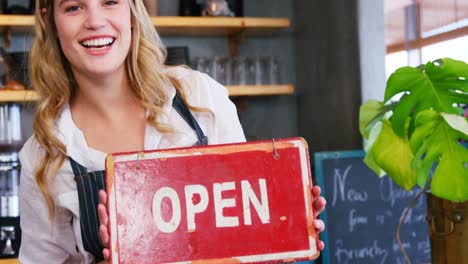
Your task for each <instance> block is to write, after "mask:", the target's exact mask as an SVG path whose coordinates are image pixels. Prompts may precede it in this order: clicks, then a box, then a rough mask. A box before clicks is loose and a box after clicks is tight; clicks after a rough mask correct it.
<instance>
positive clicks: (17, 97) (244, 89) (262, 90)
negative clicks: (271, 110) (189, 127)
mask: <svg viewBox="0 0 468 264" xmlns="http://www.w3.org/2000/svg"><path fill="white" fill-rule="evenodd" d="M226 87H227V89H228V90H229V95H230V96H270V95H291V94H294V86H293V85H292V84H284V85H239V86H226ZM38 99H39V96H38V95H37V93H36V92H35V91H31V90H26V91H0V102H1V103H7V102H33V101H37V100H38Z"/></svg>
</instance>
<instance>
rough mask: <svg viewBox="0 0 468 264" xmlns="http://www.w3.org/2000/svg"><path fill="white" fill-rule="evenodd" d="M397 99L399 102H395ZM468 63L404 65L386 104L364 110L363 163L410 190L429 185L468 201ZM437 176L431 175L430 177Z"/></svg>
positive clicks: (361, 122)
mask: <svg viewBox="0 0 468 264" xmlns="http://www.w3.org/2000/svg"><path fill="white" fill-rule="evenodd" d="M396 95H399V96H400V99H399V100H398V101H396V102H394V98H395V97H396ZM467 104H468V65H467V64H466V63H464V62H461V61H456V60H452V59H448V58H446V59H441V60H437V61H434V62H428V63H427V64H425V65H421V66H419V67H417V68H413V67H403V68H400V69H398V70H397V71H396V72H395V73H393V74H392V75H391V76H390V78H389V80H388V83H387V88H386V91H385V98H384V101H383V102H378V101H375V100H370V101H368V102H366V103H365V104H363V105H362V106H361V109H360V113H359V115H360V120H359V125H360V132H361V134H362V135H363V137H364V138H365V139H366V142H365V151H366V153H367V154H366V157H365V159H364V162H365V163H366V164H367V165H368V166H369V167H370V168H371V169H372V170H373V171H375V172H376V174H377V175H379V176H381V175H382V174H387V175H388V176H390V177H391V178H392V179H393V180H394V181H395V182H396V183H397V184H398V185H400V186H402V187H403V188H405V189H406V190H410V189H412V188H413V186H414V185H416V183H417V184H418V185H420V186H421V187H424V186H427V185H428V183H430V187H431V192H432V193H433V194H434V195H436V196H438V197H441V198H445V199H448V200H451V201H457V202H462V201H466V200H468V149H467V148H466V147H465V146H464V145H463V144H462V143H460V142H461V141H462V140H468V122H467V119H466V118H465V117H463V116H462V115H461V114H462V113H463V109H462V106H463V105H467ZM432 171H433V174H432V176H431V173H432Z"/></svg>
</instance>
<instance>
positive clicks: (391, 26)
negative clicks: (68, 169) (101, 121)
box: [0, 0, 468, 263]
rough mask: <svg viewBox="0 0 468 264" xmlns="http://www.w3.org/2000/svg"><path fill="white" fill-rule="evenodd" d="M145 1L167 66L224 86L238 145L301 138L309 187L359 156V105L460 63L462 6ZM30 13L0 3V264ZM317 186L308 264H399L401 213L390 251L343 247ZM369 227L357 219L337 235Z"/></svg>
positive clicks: (27, 112)
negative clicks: (403, 73)
mask: <svg viewBox="0 0 468 264" xmlns="http://www.w3.org/2000/svg"><path fill="white" fill-rule="evenodd" d="M144 2H145V5H147V9H148V12H149V13H150V15H151V16H152V20H153V22H154V24H155V26H156V29H157V30H158V32H159V33H160V35H161V36H162V40H163V42H164V43H165V45H166V46H167V50H168V56H167V60H166V64H168V65H179V64H185V65H188V66H189V67H191V68H192V69H195V70H198V71H202V72H205V73H207V74H209V75H210V76H211V77H212V78H214V79H216V80H217V81H218V82H220V83H222V84H224V85H225V86H226V87H227V89H228V91H229V94H230V97H231V100H232V101H233V102H234V103H235V104H236V106H237V111H238V115H239V118H240V121H241V123H242V126H243V129H244V132H245V135H246V138H247V140H249V141H253V140H262V139H272V138H288V137H297V136H300V137H303V138H305V139H306V141H307V142H308V146H309V150H310V163H311V165H312V174H313V175H314V177H313V179H314V182H317V183H323V182H325V183H326V182H327V181H326V180H325V181H323V179H322V180H320V179H317V177H315V176H317V175H319V174H325V170H326V169H325V168H323V171H317V170H316V169H317V163H316V161H315V163H314V154H315V153H324V152H333V151H354V150H356V151H357V150H362V149H363V139H362V136H361V135H360V133H359V121H358V120H359V107H360V105H361V104H362V103H363V102H364V101H365V100H367V99H379V100H382V98H383V94H384V90H385V85H386V81H387V79H388V77H389V75H390V74H391V73H392V72H393V71H394V70H395V69H397V68H399V67H402V66H406V65H410V66H417V65H419V64H421V63H424V62H427V61H429V60H434V59H437V58H441V57H451V58H454V59H458V60H463V61H468V50H467V49H466V48H465V47H466V46H467V45H468V23H467V21H468V1H463V0H385V1H384V0H346V1H343V0H327V1H320V0H312V1H311V0H291V1H284V0H245V1H243V0H146V1H144ZM212 6H218V8H210V7H212ZM33 9H34V0H3V1H2V5H1V14H0V45H1V54H0V88H1V90H0V103H1V104H0V151H1V153H0V208H1V209H0V258H2V259H3V260H0V263H17V261H16V260H15V258H16V257H17V255H18V246H19V243H20V239H21V235H20V234H21V230H20V228H19V212H20V210H21V208H19V203H18V186H19V182H20V180H21V179H20V178H19V171H20V167H21V166H20V164H19V162H18V151H19V150H20V149H21V147H22V144H23V143H24V142H25V141H26V140H27V139H28V138H29V137H30V136H31V135H32V120H33V115H34V112H35V101H36V100H37V95H36V94H35V92H34V90H33V89H31V87H30V85H29V77H28V54H29V53H28V51H29V49H30V47H31V42H32V39H33V37H34V33H33V24H34V21H33V17H32V15H31V14H32V12H33ZM337 153H338V152H337ZM335 173H336V171H335ZM322 176H325V175H322ZM369 177H372V176H369ZM375 178H376V179H377V177H375ZM372 180H373V178H372ZM364 181H367V180H364ZM369 181H370V180H369ZM361 183H362V182H361ZM322 188H323V189H324V190H325V191H324V193H323V194H324V195H325V197H326V199H327V201H328V205H327V210H326V211H325V213H324V215H323V216H326V215H328V217H326V219H328V221H326V225H327V232H325V233H323V234H322V236H323V237H325V236H327V238H326V239H324V241H325V242H326V246H325V248H326V249H325V251H323V252H322V254H321V255H322V256H321V257H320V258H319V259H318V260H316V263H404V260H405V258H404V256H403V254H402V253H401V251H400V249H399V247H398V245H397V243H396V242H395V239H394V236H395V232H394V231H396V226H397V224H398V219H397V218H398V217H397V216H399V215H401V211H402V209H404V207H406V204H405V206H402V207H392V208H391V209H389V211H387V212H386V214H387V216H389V219H391V220H392V221H393V220H394V221H393V222H391V223H387V224H388V227H389V229H390V230H391V233H392V234H390V235H389V237H390V239H389V241H390V242H389V244H388V245H387V244H385V242H384V241H383V240H385V239H384V236H383V235H380V232H384V231H381V230H383V229H379V231H377V232H376V230H375V229H374V230H373V231H370V232H369V233H367V234H366V233H365V232H367V231H365V230H364V229H363V230H362V231H359V230H357V233H350V234H348V235H342V237H340V235H339V234H336V233H337V232H341V231H337V230H340V228H339V227H340V226H348V225H349V221H350V220H349V219H348V216H346V217H339V216H338V215H337V216H335V217H333V216H334V215H333V213H332V212H333V210H334V209H335V208H334V206H337V204H338V203H339V201H340V200H339V198H338V200H336V197H334V196H333V195H332V194H334V192H333V186H332V187H330V188H332V189H330V191H328V190H329V189H328V188H326V187H322ZM338 197H339V196H338ZM370 207H372V206H370ZM336 208H338V207H336ZM348 209H349V208H348ZM337 210H338V209H337ZM343 210H344V209H343ZM327 212H330V213H328V214H327ZM415 214H416V213H415ZM390 215H392V217H390ZM323 216H322V217H323ZM384 216H385V214H384V215H383V216H382V217H381V219H384V218H383V217H384ZM385 217H386V216H385ZM343 218H344V219H343ZM370 218H371V217H368V218H364V217H361V218H355V219H354V220H355V222H354V225H353V226H351V230H349V228H348V229H347V231H346V232H350V231H351V232H352V231H353V228H354V229H355V230H356V229H358V227H359V225H358V224H359V223H360V222H359V221H361V222H366V223H368V222H370V220H369V219H370ZM374 218H375V216H374ZM377 218H379V217H378V216H377ZM413 218H415V217H413ZM356 219H357V220H356ZM413 220H414V221H415V222H418V221H417V219H413ZM420 222H421V223H422V224H421V225H422V226H421V227H418V228H419V229H421V228H422V229H423V230H424V229H427V228H428V227H427V223H426V222H425V219H424V221H420ZM361 224H362V223H361ZM419 229H418V230H419ZM343 232H345V231H343ZM405 232H408V233H409V234H410V235H409V238H408V240H411V241H409V242H407V243H408V244H407V245H409V244H410V243H411V242H414V241H417V242H415V243H413V244H412V247H411V246H408V247H407V250H408V253H409V255H410V257H414V258H415V259H416V261H415V263H429V262H430V259H431V253H430V247H429V242H428V238H427V232H420V233H418V232H416V231H414V232H410V231H405ZM361 235H362V236H363V237H364V236H368V237H371V238H372V237H373V236H375V238H373V239H371V241H370V243H369V246H368V247H367V250H366V246H365V245H362V244H359V243H358V242H357V241H358V240H360V239H362V238H361V237H360V236H361ZM416 248H417V249H416ZM379 252H380V253H382V252H385V254H379ZM419 261H422V262H419ZM44 263H46V262H44ZM47 263H49V262H47ZM50 263H52V262H50Z"/></svg>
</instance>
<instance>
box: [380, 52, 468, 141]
mask: <svg viewBox="0 0 468 264" xmlns="http://www.w3.org/2000/svg"><path fill="white" fill-rule="evenodd" d="M467 92H468V65H467V64H466V63H464V62H461V61H456V60H452V59H448V58H446V59H442V60H437V61H435V62H428V63H427V64H426V65H423V66H421V67H418V68H413V67H403V68H400V69H398V70H397V71H396V72H395V73H393V74H392V75H391V76H390V78H389V79H388V83H387V89H386V91H385V98H384V101H385V102H387V101H389V100H390V99H391V98H392V97H394V96H395V95H397V94H401V93H404V95H403V96H402V97H401V99H400V101H399V102H398V105H397V106H396V107H395V109H394V111H393V116H392V118H391V121H392V126H393V129H394V130H395V133H396V134H397V135H398V136H400V137H403V136H404V134H405V131H404V125H405V122H406V118H407V117H408V116H410V115H412V116H416V115H417V114H418V113H419V112H421V111H423V110H426V109H434V110H435V111H437V112H444V113H449V114H461V113H462V110H461V108H460V107H459V106H454V104H468V94H467Z"/></svg>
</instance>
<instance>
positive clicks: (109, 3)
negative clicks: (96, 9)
mask: <svg viewBox="0 0 468 264" xmlns="http://www.w3.org/2000/svg"><path fill="white" fill-rule="evenodd" d="M116 4H118V2H117V1H113V0H109V1H106V5H109V6H110V5H116Z"/></svg>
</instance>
